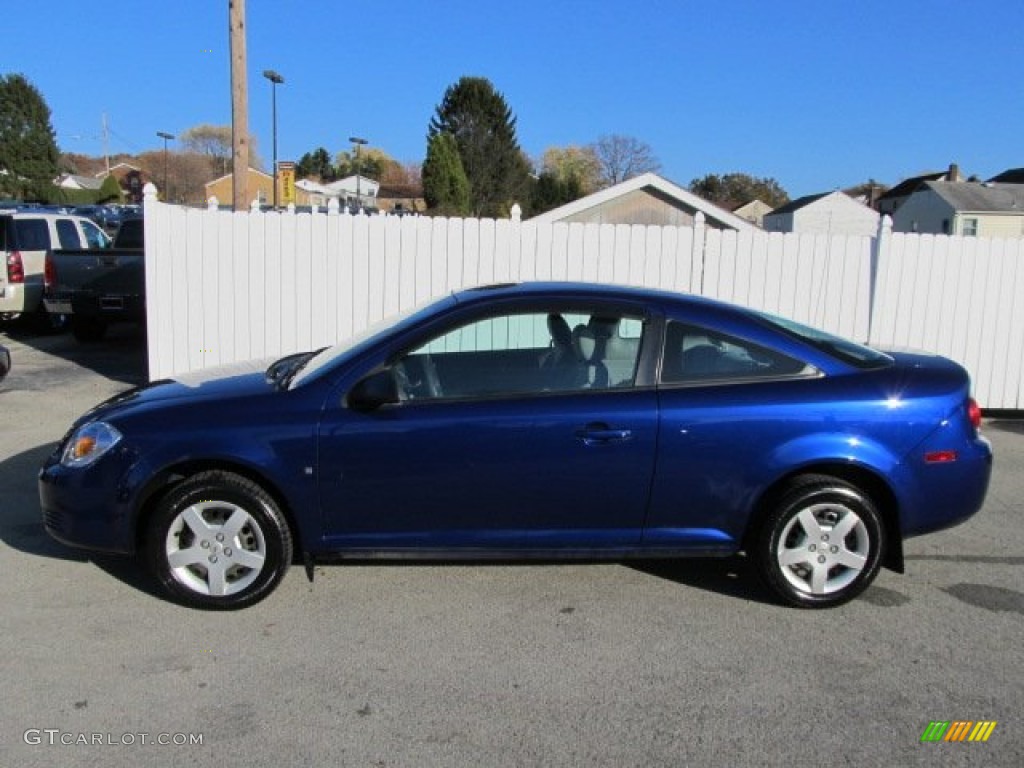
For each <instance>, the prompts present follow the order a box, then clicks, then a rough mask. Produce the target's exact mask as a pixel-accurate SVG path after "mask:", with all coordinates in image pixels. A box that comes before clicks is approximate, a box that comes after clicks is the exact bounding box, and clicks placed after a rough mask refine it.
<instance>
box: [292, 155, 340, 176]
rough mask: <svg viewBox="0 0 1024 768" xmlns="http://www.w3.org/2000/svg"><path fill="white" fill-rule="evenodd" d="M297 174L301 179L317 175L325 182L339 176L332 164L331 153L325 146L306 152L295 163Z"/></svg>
mask: <svg viewBox="0 0 1024 768" xmlns="http://www.w3.org/2000/svg"><path fill="white" fill-rule="evenodd" d="M295 175H296V177H298V178H300V179H305V178H307V177H309V176H316V177H317V178H318V179H320V181H323V182H329V181H334V180H335V179H336V178H338V174H337V171H336V170H335V168H334V166H333V165H332V164H331V155H330V153H329V152H328V151H327V150H326V149H325V148H324V147H317V148H316V149H314V150H313V151H312V152H307V153H306V154H304V155H303V156H302V157H301V158H300V159H299V162H298V163H296V164H295Z"/></svg>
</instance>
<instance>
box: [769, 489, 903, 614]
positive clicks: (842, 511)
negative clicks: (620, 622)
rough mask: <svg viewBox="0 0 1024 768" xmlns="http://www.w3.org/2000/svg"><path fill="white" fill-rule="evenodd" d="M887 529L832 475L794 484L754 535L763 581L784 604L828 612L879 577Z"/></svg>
mask: <svg viewBox="0 0 1024 768" xmlns="http://www.w3.org/2000/svg"><path fill="white" fill-rule="evenodd" d="M884 550H885V526H884V524H883V521H882V517H881V515H880V514H879V512H878V509H877V508H876V507H875V504H874V503H873V502H872V500H871V498H870V497H869V496H868V495H867V494H866V493H864V492H863V491H861V490H860V489H858V488H856V487H855V486H853V485H851V484H849V483H847V482H845V481H843V480H840V479H838V478H834V477H828V476H822V475H808V476H805V477H802V478H798V479H797V480H795V481H794V482H792V483H791V484H790V485H789V486H788V487H787V488H786V490H785V491H784V492H783V493H782V495H781V497H780V498H779V501H778V503H777V504H776V505H775V506H774V508H773V509H771V510H770V511H769V512H768V515H767V516H766V517H765V518H764V520H763V521H762V523H761V525H760V527H759V528H758V530H757V532H756V534H755V536H754V545H753V555H754V558H755V560H756V562H757V564H758V570H759V572H760V573H761V576H762V577H763V579H764V581H765V583H766V584H767V585H768V587H769V588H770V589H771V590H772V592H773V593H774V594H775V595H776V596H777V597H778V598H780V599H781V600H782V601H783V602H785V603H787V604H789V605H794V606H797V607H800V608H827V607H830V606H834V605H839V604H841V603H845V602H846V601H848V600H851V599H853V598H854V597H856V596H857V595H859V594H860V593H861V592H863V591H864V590H865V589H866V588H867V587H868V585H869V584H871V582H872V581H873V580H874V578H875V576H876V575H877V574H878V569H879V567H880V566H881V563H882V556H883V554H884Z"/></svg>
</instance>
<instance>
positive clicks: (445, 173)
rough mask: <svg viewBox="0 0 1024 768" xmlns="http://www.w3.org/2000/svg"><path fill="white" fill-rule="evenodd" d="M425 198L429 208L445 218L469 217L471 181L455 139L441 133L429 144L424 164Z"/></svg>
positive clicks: (432, 137)
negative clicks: (463, 165)
mask: <svg viewBox="0 0 1024 768" xmlns="http://www.w3.org/2000/svg"><path fill="white" fill-rule="evenodd" d="M423 197H424V199H425V200H426V201H427V206H428V207H429V208H430V209H431V210H432V211H434V212H435V213H439V214H441V215H445V216H465V215H466V214H468V213H469V210H470V200H469V180H468V179H467V178H466V172H465V170H464V169H463V167H462V160H461V159H460V158H459V149H458V146H457V145H456V142H455V137H454V136H452V135H451V134H450V133H438V134H435V135H434V136H431V137H430V141H429V142H428V143H427V159H426V160H424V161H423Z"/></svg>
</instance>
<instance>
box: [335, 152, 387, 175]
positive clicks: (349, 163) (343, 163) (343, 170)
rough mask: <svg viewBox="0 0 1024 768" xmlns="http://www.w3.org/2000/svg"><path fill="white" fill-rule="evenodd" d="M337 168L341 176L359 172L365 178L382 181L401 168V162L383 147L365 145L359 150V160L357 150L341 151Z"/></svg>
mask: <svg viewBox="0 0 1024 768" xmlns="http://www.w3.org/2000/svg"><path fill="white" fill-rule="evenodd" d="M336 168H337V172H338V177H339V178H343V177H345V176H355V175H356V174H357V173H358V175H360V176H362V177H364V178H367V179H373V180H374V181H380V180H381V179H383V178H384V177H385V176H386V175H387V174H388V173H391V172H393V171H394V170H395V169H396V168H401V163H399V162H398V161H397V160H395V158H393V157H391V155H389V154H388V153H387V152H385V151H384V150H382V149H377V148H375V147H369V148H366V147H364V148H363V149H361V150H360V151H359V158H358V161H357V159H356V153H355V152H350V151H342V152H339V153H338V160H337V166H336Z"/></svg>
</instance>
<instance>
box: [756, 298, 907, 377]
mask: <svg viewBox="0 0 1024 768" xmlns="http://www.w3.org/2000/svg"><path fill="white" fill-rule="evenodd" d="M755 314H757V315H759V316H760V317H761V318H762V319H764V320H766V321H767V322H768V323H770V324H771V325H774V326H775V327H776V328H778V329H780V330H782V331H783V332H784V333H788V334H789V335H790V336H795V337H796V338H798V339H800V340H801V341H803V342H804V343H806V344H810V345H811V346H812V347H817V348H818V349H820V350H821V351H822V352H825V353H826V354H829V355H831V356H832V357H835V358H838V359H839V360H842V361H843V362H844V363H848V364H850V365H853V366H856V367H857V368H865V369H869V368H885V367H887V366H889V365H892V358H891V357H889V356H888V355H886V354H883V353H881V352H879V351H878V350H877V349H872V348H871V347H866V346H864V345H863V344H858V343H856V342H854V341H850V340H849V339H844V338H842V337H841V336H834V335H833V334H831V333H826V332H825V331H821V330H818V329H817V328H811V327H810V326H808V325H803V324H802V323H797V322H795V321H793V320H787V319H786V318H783V317H777V316H775V315H769V314H765V313H763V312H757V313H755Z"/></svg>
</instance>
